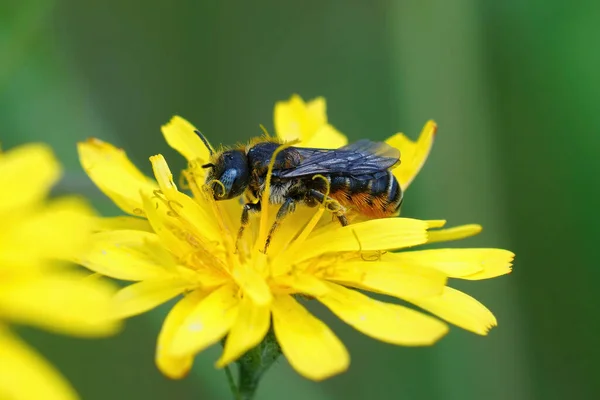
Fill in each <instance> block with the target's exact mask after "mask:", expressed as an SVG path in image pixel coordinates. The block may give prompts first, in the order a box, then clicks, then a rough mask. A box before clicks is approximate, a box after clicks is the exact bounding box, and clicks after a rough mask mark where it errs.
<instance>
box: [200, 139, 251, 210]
mask: <svg viewBox="0 0 600 400" xmlns="http://www.w3.org/2000/svg"><path fill="white" fill-rule="evenodd" d="M202 167H203V168H208V169H209V172H208V174H207V176H206V183H208V184H210V185H211V188H212V190H213V193H214V196H215V200H227V199H232V198H234V197H238V196H240V195H241V194H242V193H244V191H245V190H246V188H247V187H248V183H249V181H250V169H249V168H248V158H247V157H246V153H245V152H244V150H227V151H224V152H222V153H221V154H218V155H217V154H215V155H214V157H213V162H211V163H208V164H205V165H203V166H202ZM217 181H218V182H217Z"/></svg>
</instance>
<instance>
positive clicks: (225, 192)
mask: <svg viewBox="0 0 600 400" xmlns="http://www.w3.org/2000/svg"><path fill="white" fill-rule="evenodd" d="M196 134H198V136H200V138H201V139H202V141H203V142H204V144H205V146H206V147H207V148H208V150H209V152H210V155H211V159H210V162H209V163H207V164H205V165H203V166H202V167H203V168H206V169H208V170H209V171H208V174H207V176H206V183H207V184H208V185H210V187H211V188H212V191H213V195H214V198H215V200H226V199H232V198H235V197H238V196H241V195H243V194H246V199H247V200H248V199H254V201H247V202H246V203H245V204H244V206H243V209H242V217H241V225H240V229H239V232H238V240H239V239H240V238H241V237H242V234H243V232H244V229H245V227H246V226H247V225H248V223H249V218H250V214H251V213H255V212H259V211H260V210H261V206H262V205H261V202H260V200H261V199H262V194H263V192H264V190H265V183H266V178H267V173H268V169H269V164H270V162H271V159H272V158H273V155H274V153H275V151H276V150H277V149H278V148H279V147H280V146H281V143H280V142H277V141H274V140H271V139H267V140H263V141H258V142H256V143H250V144H249V145H247V146H245V147H243V148H237V149H232V150H225V151H220V152H216V151H215V150H214V149H213V148H212V147H211V146H210V144H209V143H208V141H207V140H206V138H205V137H204V136H203V135H202V133H200V132H199V131H196ZM399 163H400V152H399V150H398V149H396V148H393V147H391V146H389V145H388V144H386V143H383V142H372V141H370V140H366V139H363V140H359V141H357V142H355V143H352V144H349V145H347V146H344V147H340V148H338V149H335V150H331V149H318V148H304V147H293V146H290V147H286V148H283V149H282V150H281V151H279V152H278V154H277V155H276V158H275V162H274V164H273V170H272V175H271V183H270V193H269V196H268V199H269V203H271V204H279V205H280V208H279V211H278V212H277V215H276V218H275V222H274V223H273V225H272V226H271V228H270V231H269V234H268V236H267V239H266V243H265V249H264V251H265V252H266V250H267V248H268V246H269V242H270V240H271V237H272V235H273V233H274V232H275V230H276V229H277V227H278V226H279V224H281V222H282V220H283V219H284V218H285V217H286V216H287V215H289V214H290V213H292V212H294V210H295V209H296V206H297V205H299V204H304V205H307V206H309V207H314V206H316V205H318V204H321V203H323V204H326V205H327V209H328V210H329V211H331V212H332V213H333V214H334V215H335V216H336V217H337V219H338V220H339V222H340V223H341V224H342V225H343V226H346V225H348V220H347V217H346V213H347V211H348V209H351V210H354V211H355V212H357V213H358V214H361V215H364V216H368V217H387V216H393V215H396V214H397V213H398V212H399V210H400V206H401V205H402V199H403V194H402V189H401V187H400V185H399V184H398V181H397V180H396V178H395V177H394V175H393V173H392V172H391V170H392V169H393V168H394V167H395V166H397V165H398V164H399ZM318 175H320V177H319V178H320V179H315V177H317V176H318Z"/></svg>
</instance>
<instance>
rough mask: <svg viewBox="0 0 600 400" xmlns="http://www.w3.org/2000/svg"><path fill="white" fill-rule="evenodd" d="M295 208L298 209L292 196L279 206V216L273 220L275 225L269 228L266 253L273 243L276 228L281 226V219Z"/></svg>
mask: <svg viewBox="0 0 600 400" xmlns="http://www.w3.org/2000/svg"><path fill="white" fill-rule="evenodd" d="M295 209H296V202H295V200H294V199H293V198H291V197H288V198H286V199H285V201H284V202H283V204H282V205H281V207H279V211H277V216H275V222H273V225H272V226H271V229H270V230H269V234H268V235H267V239H266V240H265V251H264V252H265V253H266V252H267V248H268V247H269V244H271V237H272V236H273V234H274V233H275V230H276V229H277V227H279V225H280V224H281V221H283V219H284V218H285V217H286V216H287V215H288V214H290V213H293V212H294V210H295Z"/></svg>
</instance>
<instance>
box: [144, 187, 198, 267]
mask: <svg viewBox="0 0 600 400" xmlns="http://www.w3.org/2000/svg"><path fill="white" fill-rule="evenodd" d="M140 195H141V198H142V204H143V205H142V207H143V209H144V212H145V213H146V217H148V221H150V225H152V229H153V230H154V232H156V234H157V235H158V236H159V237H160V241H161V243H162V244H163V245H164V246H165V247H166V248H168V249H169V250H170V251H171V252H172V253H173V254H175V255H177V256H179V257H184V256H187V255H189V254H191V253H192V252H193V251H192V250H193V249H192V247H191V245H190V244H189V243H187V242H186V241H185V240H183V239H182V236H183V235H185V233H186V232H185V228H184V227H183V226H182V225H181V222H180V221H179V220H178V219H177V218H175V217H174V216H173V215H172V214H171V210H169V208H168V207H167V205H166V204H165V202H164V201H163V200H159V199H158V198H153V197H150V196H147V195H145V194H143V193H140ZM182 234H183V235H182Z"/></svg>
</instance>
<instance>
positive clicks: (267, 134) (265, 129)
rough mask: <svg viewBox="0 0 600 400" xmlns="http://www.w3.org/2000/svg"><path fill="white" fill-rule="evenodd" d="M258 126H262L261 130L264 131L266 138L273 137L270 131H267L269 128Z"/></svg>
mask: <svg viewBox="0 0 600 400" xmlns="http://www.w3.org/2000/svg"><path fill="white" fill-rule="evenodd" d="M258 126H260V129H261V130H262V131H263V133H264V134H265V136H266V137H271V135H269V131H268V130H267V128H265V126H264V125H263V124H259V125H258Z"/></svg>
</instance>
